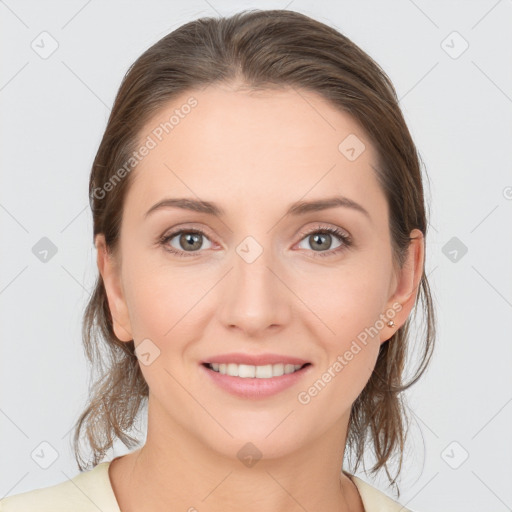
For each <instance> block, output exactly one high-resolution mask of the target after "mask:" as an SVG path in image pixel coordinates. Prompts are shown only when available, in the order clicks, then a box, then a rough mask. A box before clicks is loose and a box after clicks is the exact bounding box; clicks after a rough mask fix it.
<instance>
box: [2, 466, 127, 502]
mask: <svg viewBox="0 0 512 512" xmlns="http://www.w3.org/2000/svg"><path fill="white" fill-rule="evenodd" d="M109 464H110V462H102V463H101V464H98V465H97V466H95V467H94V468H93V469H91V470H89V471H84V472H82V473H79V474H78V475H76V476H75V477H74V478H71V479H69V480H66V481H64V482H61V483H59V484H56V485H52V486H50V487H43V488H41V489H34V490H32V491H27V492H23V493H20V494H15V495H13V496H8V497H7V498H3V499H1V500H0V512H35V511H37V512H50V511H51V512H69V510H73V511H74V512H97V511H98V510H101V511H102V512H120V510H119V507H118V505H117V502H116V500H115V495H114V493H113V491H112V487H111V485H110V480H109V476H108V466H109Z"/></svg>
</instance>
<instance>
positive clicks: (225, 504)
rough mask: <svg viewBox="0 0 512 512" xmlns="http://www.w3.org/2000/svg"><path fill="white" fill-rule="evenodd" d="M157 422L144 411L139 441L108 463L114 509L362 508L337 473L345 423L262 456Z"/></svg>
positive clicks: (354, 511)
mask: <svg viewBox="0 0 512 512" xmlns="http://www.w3.org/2000/svg"><path fill="white" fill-rule="evenodd" d="M162 424H163V423H162V422H161V421H159V422H152V421H151V414H148V435H147V439H146V443H145V445H144V446H143V447H142V448H140V449H138V450H136V451H134V452H132V453H130V454H128V455H125V456H123V457H118V458H116V459H114V461H113V462H112V463H111V467H110V478H111V482H112V487H113V489H114V493H115V494H116V498H117V500H118V503H119V506H120V508H121V510H122V512H131V511H132V510H133V511H135V510H145V511H147V512H160V511H164V510H165V511H168V510H169V507H171V508H172V509H175V510H184V511H189V512H196V511H200V512H232V511H233V512H234V511H239V510H244V511H245V512H261V510H265V511H268V512H304V510H308V511H311V510H324V511H325V512H334V511H336V512H360V511H363V506H362V502H361V499H360V497H359V494H358V492H357V488H356V487H355V485H354V484H353V482H352V481H351V480H350V479H349V478H348V477H347V476H345V475H344V474H343V473H342V472H341V467H342V461H343V453H344V443H345V437H346V425H345V430H343V429H340V428H338V429H336V431H333V432H326V433H324V434H322V435H321V436H319V437H318V438H317V439H315V441H314V443H312V444H310V445H308V446H301V447H300V450H297V451H294V452H287V453H285V454H282V455H280V456H275V457H265V453H262V454H261V455H258V452H257V451H256V450H257V449H256V448H255V447H254V445H251V444H248V443H246V442H243V441H240V442H238V443H234V444H235V445H236V446H238V447H239V448H240V449H239V450H236V449H235V450H234V451H233V454H232V455H231V454H229V455H228V454H226V453H219V452H218V451H216V450H212V449H209V448H207V447H206V446H205V444H204V442H201V440H199V439H197V437H195V436H193V435H191V434H190V433H189V432H187V431H186V430H185V429H183V428H181V427H180V426H179V425H176V424H173V425H172V426H170V425H166V426H165V428H162ZM337 427H339V425H337ZM333 430H334V429H333ZM340 430H341V434H340ZM169 432H172V436H170V435H169ZM276 436H277V432H276ZM268 446H269V445H266V449H268ZM333 446H335V447H337V449H333ZM259 457H261V458H259Z"/></svg>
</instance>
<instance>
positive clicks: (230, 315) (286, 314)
mask: <svg viewBox="0 0 512 512" xmlns="http://www.w3.org/2000/svg"><path fill="white" fill-rule="evenodd" d="M279 268H280V266H279V265H277V264H276V261H275V260H274V261H272V257H271V254H270V251H263V253H262V254H261V255H260V256H259V257H258V258H257V259H256V260H255V261H252V262H248V261H246V260H245V259H244V258H243V257H241V256H240V255H239V254H238V253H236V252H235V253H234V255H233V268H232V269H231V271H230V272H229V274H228V275H227V276H226V278H225V279H224V284H223V287H222V288H221V297H222V299H221V305H220V307H219V308H218V311H217V313H218V315H219V317H220V320H221V322H222V323H223V325H224V326H225V327H226V328H227V329H232V330H234V329H238V330H240V331H241V332H242V333H243V334H244V335H245V336H246V337H253V338H254V337H261V336H262V335H264V334H265V333H267V332H268V330H269V329H271V328H272V330H278V329H279V328H283V327H284V326H285V325H286V324H287V323H288V322H289V319H290V317H291V309H292V306H293V305H292V303H291V301H292V300H293V293H291V292H290V290H289V288H288V287H287V286H286V285H285V283H284V281H285V279H283V275H280V274H284V272H280V271H279Z"/></svg>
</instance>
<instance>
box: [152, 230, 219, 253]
mask: <svg viewBox="0 0 512 512" xmlns="http://www.w3.org/2000/svg"><path fill="white" fill-rule="evenodd" d="M174 239H176V241H175V242H174V244H173V240H174ZM204 240H207V241H208V242H209V243H210V246H209V247H206V249H210V248H211V241H210V240H209V238H208V237H207V236H206V234H205V233H204V232H203V231H201V230H200V229H187V230H184V229H183V230H181V231H175V232H174V233H170V234H168V235H164V236H163V237H162V238H161V239H160V244H161V245H163V246H164V249H165V250H167V251H169V252H171V253H173V254H176V255H177V256H193V254H185V253H194V252H199V250H200V249H204V248H205V247H203V242H204Z"/></svg>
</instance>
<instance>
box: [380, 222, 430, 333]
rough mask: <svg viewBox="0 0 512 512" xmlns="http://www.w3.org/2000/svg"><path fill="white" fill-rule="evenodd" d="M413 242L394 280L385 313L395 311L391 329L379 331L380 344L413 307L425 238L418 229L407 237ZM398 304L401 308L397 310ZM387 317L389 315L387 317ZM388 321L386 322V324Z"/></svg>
mask: <svg viewBox="0 0 512 512" xmlns="http://www.w3.org/2000/svg"><path fill="white" fill-rule="evenodd" d="M409 236H410V237H411V238H413V240H411V243H410V244H409V248H408V250H407V257H406V260H405V262H404V265H403V267H402V268H401V269H400V270H399V271H398V274H397V275H396V278H395V280H394V281H395V282H396V284H395V286H396V288H395V291H394V293H393V295H392V296H391V297H390V298H389V300H388V303H387V305H386V311H388V310H390V309H392V310H394V311H396V314H395V316H394V317H393V321H394V322H395V325H394V326H393V327H388V326H387V325H386V327H385V328H384V329H382V330H381V332H380V336H381V343H384V342H385V341H387V340H388V339H389V338H391V336H392V335H393V334H394V333H395V332H396V331H397V330H398V329H399V327H401V326H402V325H403V324H404V323H405V322H406V321H407V318H408V317H409V314H410V312H411V310H412V308H413V307H414V304H415V302H416V297H417V294H418V287H419V285H420V281H421V277H422V275H423V264H424V261H425V238H424V236H423V233H422V232H421V231H420V230H419V229H413V230H412V231H411V233H410V235H409ZM398 304H400V306H401V308H400V309H399V306H398ZM388 316H389V315H388ZM387 321H388V320H386V322H387Z"/></svg>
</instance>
